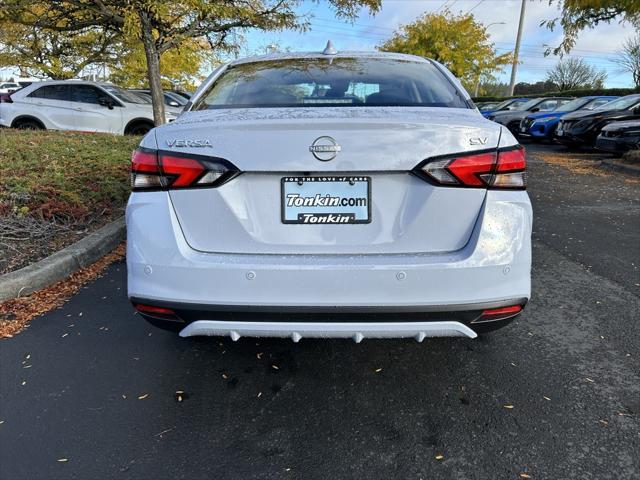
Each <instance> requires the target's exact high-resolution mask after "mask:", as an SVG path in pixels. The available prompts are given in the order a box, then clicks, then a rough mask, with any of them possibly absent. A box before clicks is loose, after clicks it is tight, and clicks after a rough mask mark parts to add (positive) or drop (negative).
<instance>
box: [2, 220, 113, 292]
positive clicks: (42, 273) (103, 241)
mask: <svg viewBox="0 0 640 480" xmlns="http://www.w3.org/2000/svg"><path fill="white" fill-rule="evenodd" d="M124 238H125V224H124V217H120V218H119V219H117V220H116V221H114V222H111V223H109V224H108V225H105V226H104V227H102V228H101V229H99V230H97V231H95V232H93V233H90V234H89V235H87V236H86V237H84V238H83V239H82V240H80V241H78V242H76V243H74V244H72V245H69V246H68V247H66V248H63V249H62V250H60V251H59V252H56V253H54V254H53V255H50V256H48V257H46V258H43V259H42V260H40V261H38V262H36V263H34V264H32V265H28V266H26V267H24V268H21V269H20V270H16V271H14V272H9V273H5V274H4V275H0V302H2V301H4V300H9V299H11V298H16V297H19V296H23V295H27V294H29V293H32V292H35V291H36V290H39V289H41V288H44V287H46V286H48V285H51V284H52V283H55V282H57V281H60V280H62V279H64V278H66V277H68V276H69V275H71V274H72V273H73V272H75V271H76V270H78V269H80V268H82V267H86V266H88V265H91V264H92V263H93V262H95V261H96V260H98V259H99V258H100V257H102V256H103V255H105V254H106V253H108V252H110V251H111V250H113V249H114V248H115V247H117V246H118V244H119V243H120V242H122V241H123V240H124Z"/></svg>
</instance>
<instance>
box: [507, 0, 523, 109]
mask: <svg viewBox="0 0 640 480" xmlns="http://www.w3.org/2000/svg"><path fill="white" fill-rule="evenodd" d="M526 4H527V0H522V6H521V7H520V21H519V22H518V35H517V36H516V49H515V50H514V52H513V64H512V65H511V81H510V82H509V96H510V97H513V89H514V87H515V86H516V70H517V69H518V54H519V53H520V40H521V39H522V26H523V25H524V6H525V5H526Z"/></svg>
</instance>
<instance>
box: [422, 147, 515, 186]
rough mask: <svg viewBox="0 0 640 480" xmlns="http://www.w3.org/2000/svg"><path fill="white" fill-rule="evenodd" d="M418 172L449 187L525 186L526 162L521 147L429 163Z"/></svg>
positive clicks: (424, 164) (447, 158)
mask: <svg viewBox="0 0 640 480" xmlns="http://www.w3.org/2000/svg"><path fill="white" fill-rule="evenodd" d="M417 173H419V174H421V175H424V174H426V175H427V177H428V178H430V179H432V180H435V181H436V182H437V183H439V184H441V185H448V186H459V187H479V188H515V189H523V188H525V187H526V160H525V156H524V149H523V148H522V147H517V148H515V149H508V150H498V151H495V152H479V153H472V154H466V155H460V156H455V157H446V158H441V159H436V160H432V161H426V162H425V163H423V164H422V165H421V166H420V167H419V168H418V169H417Z"/></svg>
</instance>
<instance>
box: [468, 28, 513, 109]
mask: <svg viewBox="0 0 640 480" xmlns="http://www.w3.org/2000/svg"><path fill="white" fill-rule="evenodd" d="M506 24H507V22H492V23H490V24H489V25H487V26H486V27H484V30H485V31H487V30H488V29H489V27H491V26H492V25H506ZM480 77H482V71H480V72H478V77H477V78H476V88H475V91H474V93H473V96H474V97H477V96H478V90H479V89H480Z"/></svg>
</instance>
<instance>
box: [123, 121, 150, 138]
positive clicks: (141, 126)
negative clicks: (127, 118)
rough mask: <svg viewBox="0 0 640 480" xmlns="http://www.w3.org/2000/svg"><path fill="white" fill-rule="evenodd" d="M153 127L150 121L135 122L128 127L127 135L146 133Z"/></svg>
mask: <svg viewBox="0 0 640 480" xmlns="http://www.w3.org/2000/svg"><path fill="white" fill-rule="evenodd" d="M152 128H153V125H151V124H149V123H134V124H133V125H131V126H130V127H128V128H127V131H126V132H125V135H146V134H147V133H149V130H151V129H152Z"/></svg>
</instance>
